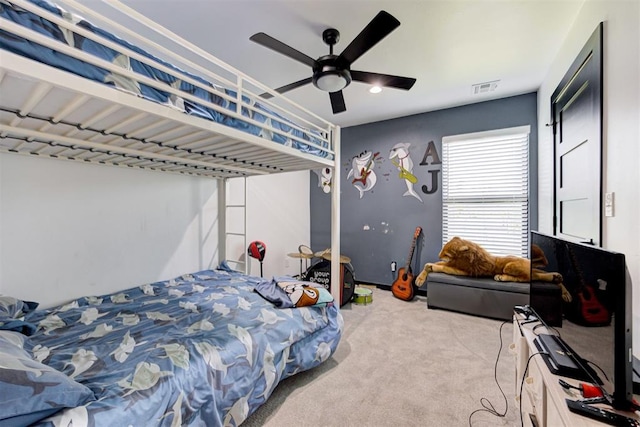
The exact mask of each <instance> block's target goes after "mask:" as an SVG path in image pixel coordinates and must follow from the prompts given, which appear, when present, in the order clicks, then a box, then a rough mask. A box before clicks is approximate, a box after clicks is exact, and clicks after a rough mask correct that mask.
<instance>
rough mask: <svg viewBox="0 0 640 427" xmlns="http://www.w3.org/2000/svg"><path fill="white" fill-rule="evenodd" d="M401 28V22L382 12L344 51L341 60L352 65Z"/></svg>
mask: <svg viewBox="0 0 640 427" xmlns="http://www.w3.org/2000/svg"><path fill="white" fill-rule="evenodd" d="M399 26H400V21H398V20H397V19H396V18H394V17H393V16H391V15H390V14H389V13H387V12H385V11H384V10H381V11H380V12H378V14H377V15H376V16H375V17H374V18H373V19H372V20H371V22H369V24H367V26H366V27H365V28H364V29H363V30H362V31H361V32H360V34H358V35H357V36H356V38H355V39H353V41H352V42H351V43H350V44H349V46H347V47H346V48H345V50H343V51H342V53H341V54H340V58H341V59H342V60H344V61H347V63H348V64H352V63H353V62H354V61H355V60H356V59H358V58H360V57H361V56H362V55H364V53H365V52H367V51H368V50H369V49H371V48H372V47H373V46H375V45H376V44H377V43H378V42H379V41H380V40H382V39H383V38H385V37H386V36H387V35H389V33H391V32H392V31H393V30H395V29H396V28H398V27H399Z"/></svg>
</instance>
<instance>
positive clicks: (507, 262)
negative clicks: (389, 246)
mask: <svg viewBox="0 0 640 427" xmlns="http://www.w3.org/2000/svg"><path fill="white" fill-rule="evenodd" d="M438 257H439V258H440V259H441V261H438V262H436V263H426V264H425V265H424V268H423V269H422V272H421V273H420V274H419V275H418V277H417V278H416V285H418V286H422V285H423V284H424V282H425V281H426V280H427V275H428V274H429V273H430V272H432V271H433V272H435V273H446V274H454V275H458V276H471V277H493V279H494V280H496V281H498V282H530V281H531V280H534V281H542V282H551V283H556V284H557V285H558V286H559V287H560V289H561V290H562V299H563V300H565V301H571V294H570V293H569V292H568V291H567V289H566V288H565V287H564V285H563V284H562V275H561V274H560V273H553V272H547V271H544V270H541V269H540V268H537V267H544V266H546V265H547V259H546V257H545V256H544V252H542V250H541V249H540V248H539V247H538V246H535V245H533V246H532V248H531V259H532V261H533V265H534V268H533V269H532V268H531V261H530V260H528V259H526V258H521V257H517V256H494V255H491V254H490V253H489V252H487V251H486V250H485V249H484V248H483V247H482V246H480V245H478V244H477V243H474V242H471V241H469V240H464V239H461V238H460V237H454V238H453V239H451V240H449V241H448V242H447V243H446V244H445V245H444V246H443V247H442V250H441V251H440V254H439V255H438Z"/></svg>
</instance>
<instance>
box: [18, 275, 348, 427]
mask: <svg viewBox="0 0 640 427" xmlns="http://www.w3.org/2000/svg"><path fill="white" fill-rule="evenodd" d="M261 280H264V279H261V278H259V277H251V276H245V275H242V274H240V273H237V272H233V271H223V270H215V271H213V270H206V271H201V272H198V273H194V274H187V275H184V276H181V277H178V278H176V279H172V280H168V281H163V282H157V283H151V284H146V285H143V286H140V287H137V288H132V289H129V290H126V291H122V292H118V293H114V294H111V295H103V296H97V297H95V296H94V297H83V298H79V299H77V300H75V301H73V302H71V303H69V304H66V305H64V306H60V307H57V308H52V309H47V310H39V311H35V312H33V313H31V314H30V315H29V316H28V318H27V319H26V320H27V321H29V322H31V323H34V324H36V325H37V332H36V333H35V334H34V335H32V336H31V337H30V338H29V340H28V341H29V345H30V350H31V352H32V353H33V355H34V358H35V359H36V360H39V361H42V362H43V363H45V364H46V365H48V366H51V367H53V368H54V369H57V370H59V371H61V372H63V373H65V374H67V375H68V376H70V377H71V378H73V379H74V380H75V381H77V382H79V383H81V384H84V385H86V386H87V387H89V388H90V389H91V390H92V391H93V392H94V394H95V397H96V400H95V401H92V402H89V403H88V404H86V405H84V406H81V407H77V408H71V409H66V410H63V411H62V412H59V413H58V414H56V415H54V416H52V417H50V418H49V419H46V420H45V421H44V422H43V423H44V424H45V425H51V424H53V425H56V426H59V425H64V426H67V425H70V424H69V422H70V421H73V425H74V426H81V425H89V426H129V425H132V426H141V425H154V426H155V425H157V426H175V425H187V426H201V425H209V426H212V425H238V424H240V423H241V422H242V421H244V420H245V419H246V418H247V416H249V415H250V414H251V413H252V412H254V411H255V409H256V408H258V407H259V406H260V405H261V404H263V403H264V402H265V401H266V400H267V398H268V397H269V395H270V394H271V392H272V391H273V389H274V388H275V387H276V385H277V384H278V383H279V382H280V381H281V380H282V379H284V378H286V377H289V376H291V375H293V374H295V373H297V372H300V371H304V370H307V369H310V368H313V367H315V366H317V365H319V364H321V363H322V362H324V361H325V360H327V359H328V358H329V357H330V356H331V355H332V354H333V352H334V351H335V349H336V347H337V345H338V342H339V340H340V337H341V334H342V329H343V323H342V316H341V314H340V311H339V308H338V307H337V304H334V305H329V306H327V307H302V308H288V309H281V308H276V307H274V305H273V304H271V303H270V302H268V301H266V300H265V299H263V298H262V297H261V296H260V295H259V294H258V293H256V292H254V287H255V285H257V284H258V283H260V281H261Z"/></svg>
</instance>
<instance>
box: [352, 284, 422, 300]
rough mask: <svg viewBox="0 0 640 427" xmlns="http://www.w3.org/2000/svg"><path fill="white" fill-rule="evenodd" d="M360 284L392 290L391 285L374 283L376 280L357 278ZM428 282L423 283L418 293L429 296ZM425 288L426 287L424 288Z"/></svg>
mask: <svg viewBox="0 0 640 427" xmlns="http://www.w3.org/2000/svg"><path fill="white" fill-rule="evenodd" d="M356 282H357V283H358V284H362V285H367V286H375V287H376V288H377V289H382V290H384V291H391V285H390V284H389V285H387V284H384V283H374V282H363V281H362V280H356ZM426 286H427V285H426V284H424V285H422V287H420V288H418V290H417V291H416V295H420V296H423V297H426V296H427V290H426ZM423 288H425V289H423Z"/></svg>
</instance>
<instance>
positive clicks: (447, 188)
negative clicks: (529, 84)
mask: <svg viewBox="0 0 640 427" xmlns="http://www.w3.org/2000/svg"><path fill="white" fill-rule="evenodd" d="M529 131H530V129H529V126H523V127H518V128H510V129H501V130H497V131H489V132H480V133H474V134H466V135H458V136H450V137H444V138H442V181H443V185H442V204H443V206H442V240H443V244H444V243H446V242H448V241H449V240H450V239H451V238H453V237H454V236H459V237H461V238H463V239H467V240H471V241H474V242H476V243H478V244H480V245H481V246H482V247H484V248H485V249H486V250H487V251H489V252H490V253H491V254H493V255H518V256H522V257H527V256H528V237H529V236H528V235H529Z"/></svg>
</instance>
